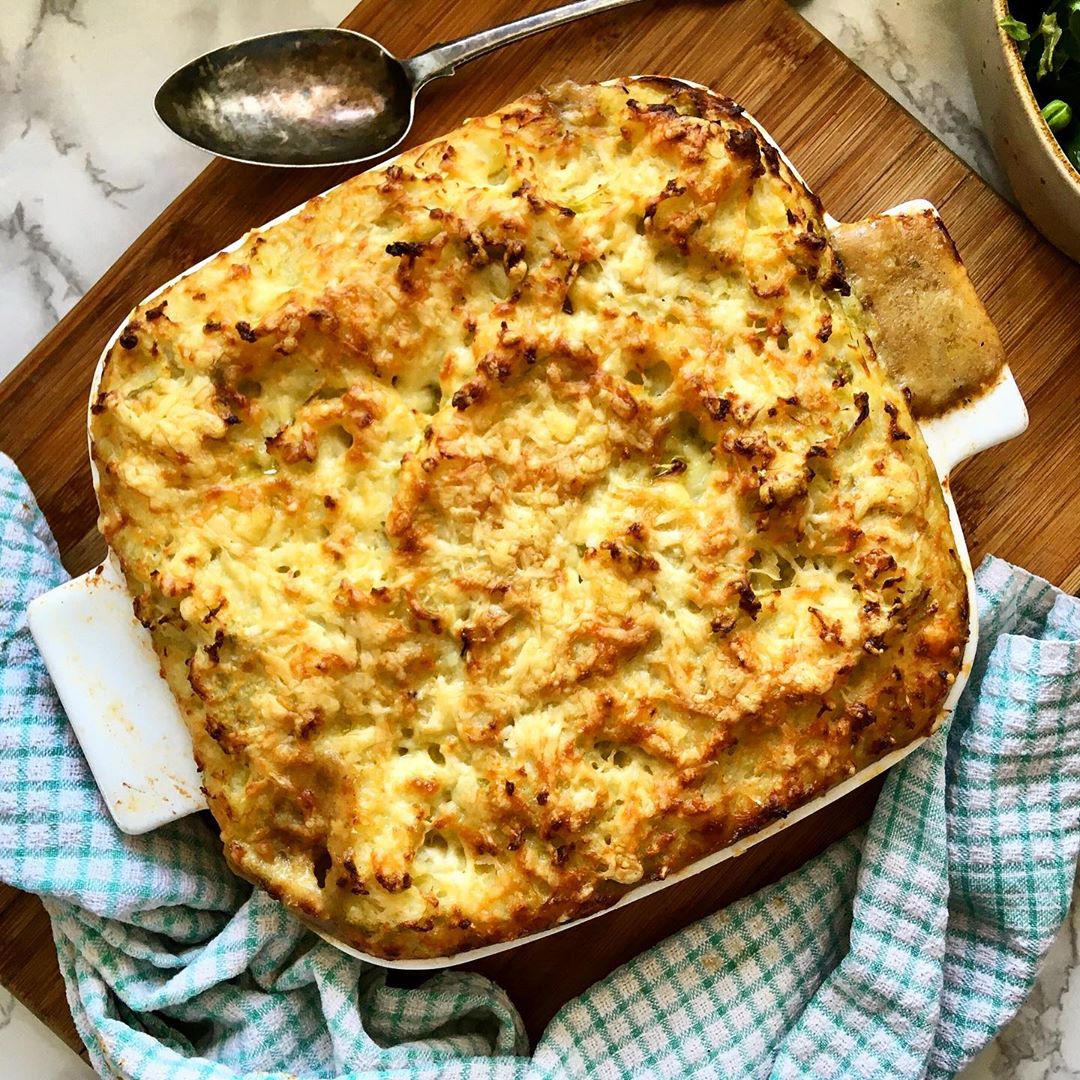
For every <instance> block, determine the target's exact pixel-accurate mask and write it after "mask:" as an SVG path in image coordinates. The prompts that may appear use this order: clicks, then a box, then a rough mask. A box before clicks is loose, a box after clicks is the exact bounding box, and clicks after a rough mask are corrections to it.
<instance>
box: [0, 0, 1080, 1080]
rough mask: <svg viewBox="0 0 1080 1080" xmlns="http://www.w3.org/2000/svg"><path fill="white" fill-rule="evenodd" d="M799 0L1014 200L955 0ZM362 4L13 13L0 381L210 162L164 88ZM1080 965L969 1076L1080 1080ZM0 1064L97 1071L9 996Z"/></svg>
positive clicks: (3, 11)
mask: <svg viewBox="0 0 1080 1080" xmlns="http://www.w3.org/2000/svg"><path fill="white" fill-rule="evenodd" d="M418 2H419V0H418ZM423 2H428V3H434V2H436V0H423ZM794 2H795V3H796V6H797V7H798V8H799V10H800V11H801V12H802V14H803V15H804V16H806V17H807V18H808V19H810V21H811V22H813V23H814V24H815V25H816V26H817V27H818V28H819V29H821V30H822V31H823V32H824V33H825V35H826V36H827V37H829V38H830V39H831V40H832V41H833V42H835V43H836V44H837V45H838V46H839V47H840V48H841V49H842V50H843V51H844V52H845V53H847V54H848V55H849V56H851V57H852V58H853V59H854V60H855V62H856V63H858V64H859V65H860V66H861V67H862V68H863V69H864V70H865V71H867V72H868V73H869V74H870V75H871V76H872V77H873V78H874V79H875V80H876V81H877V82H879V83H880V84H881V85H882V86H883V87H885V89H886V90H888V91H889V92H890V93H891V94H893V96H894V97H896V98H897V99H898V100H899V101H900V102H901V103H902V104H903V105H904V106H905V107H906V108H908V109H909V110H910V111H912V112H913V113H915V114H916V115H917V116H918V117H919V118H920V119H921V120H922V121H923V123H925V124H926V125H927V127H929V128H930V129H931V130H932V131H934V132H935V133H936V134H937V135H938V136H939V137H940V138H941V139H942V140H943V141H944V142H945V143H947V144H948V145H949V146H951V147H952V148H953V149H954V150H956V151H957V153H959V154H960V155H961V156H962V157H963V158H964V159H965V160H966V161H968V162H969V163H970V164H971V165H972V166H973V167H974V168H976V169H977V170H978V171H979V172H981V173H982V174H983V175H984V176H985V177H987V179H989V180H990V181H991V182H992V183H994V184H995V185H996V186H998V187H999V188H1000V189H1002V190H1004V184H1003V182H1002V180H1001V178H1000V174H999V173H998V171H997V169H996V167H995V165H994V162H993V160H992V158H991V156H990V152H989V149H988V146H987V143H986V140H985V138H984V136H983V134H982V132H981V130H980V126H979V120H978V114H977V112H976V110H975V105H974V100H973V97H972V92H971V86H970V83H969V81H968V78H967V74H966V72H965V69H964V65H963V51H962V49H961V48H960V45H959V30H958V28H957V25H956V12H955V8H956V6H957V4H958V0H794ZM351 6H352V0H157V3H155V4H153V5H149V4H146V3H145V2H140V0H0V325H3V326H4V328H5V335H4V346H3V349H2V350H0V377H2V376H3V375H4V374H5V373H6V372H7V371H9V370H10V369H11V368H13V367H14V366H15V365H16V364H17V363H18V361H19V360H20V359H21V358H22V356H23V355H24V354H25V353H26V352H27V351H28V350H29V349H30V348H31V347H32V346H33V345H34V344H35V343H36V342H37V341H38V339H39V338H41V336H42V335H43V334H45V333H46V332H47V331H48V330H49V328H50V327H51V326H52V325H53V324H54V323H55V322H56V321H57V319H58V318H59V317H60V316H62V315H63V314H64V312H66V311H67V310H68V309H69V308H70V307H71V306H72V304H74V303H75V301H76V300H77V299H78V298H79V297H80V296H81V295H82V293H83V292H84V291H85V290H86V288H87V287H88V286H89V285H90V284H91V283H92V282H93V281H94V280H95V279H96V278H97V277H98V276H99V275H100V274H101V273H103V272H104V270H105V269H106V268H107V267H108V266H109V265H110V264H111V263H112V262H113V260H114V259H116V257H117V256H119V255H120V254H121V253H122V252H123V251H124V249H125V248H126V247H127V245H128V244H129V243H130V242H131V241H132V240H133V239H134V238H135V237H136V236H137V235H138V234H139V233H140V232H141V231H142V229H143V228H145V226H146V225H148V224H149V223H150V222H151V221H152V220H153V219H154V217H155V216H156V215H157V214H158V213H159V212H160V211H161V210H162V209H163V208H164V207H165V205H166V204H167V203H168V202H169V201H170V200H171V199H172V198H173V197H174V196H175V195H176V194H177V193H178V192H179V191H181V190H182V189H183V187H184V186H185V185H186V184H187V183H188V182H189V181H190V180H191V178H192V177H193V176H194V175H195V174H196V173H197V172H198V171H199V169H200V168H201V167H202V166H203V164H204V163H205V160H206V159H205V158H204V157H203V156H202V155H201V154H200V153H199V152H198V151H195V150H193V149H191V148H190V147H187V146H185V145H183V144H181V143H180V142H178V141H177V140H175V139H174V138H173V137H172V136H171V135H170V134H169V133H168V132H167V131H166V130H165V129H164V128H163V127H162V126H161V125H160V124H159V123H158V122H157V120H156V119H155V117H154V115H153V113H152V110H151V100H152V98H153V92H154V90H155V89H156V87H157V85H158V83H159V82H160V81H161V79H162V78H163V77H164V76H165V75H166V74H168V72H169V71H171V70H172V69H173V68H174V67H176V66H177V65H178V64H180V63H182V62H184V61H185V60H187V59H189V58H190V57H191V56H193V55H195V54H197V53H200V52H203V51H205V50H206V49H208V48H211V47H213V46H214V45H215V44H220V43H222V42H225V41H229V40H232V39H234V38H237V37H241V36H244V35H246V34H251V33H258V32H264V31H267V30H271V29H277V28H282V27H285V26H302V25H320V24H331V23H335V22H337V21H338V20H339V19H340V18H341V17H342V16H343V15H344V14H345V12H346V11H347V10H348V9H349V8H350V7H351ZM720 11H722V9H720ZM718 17H722V16H718ZM487 62H496V61H494V60H489V61H487ZM0 932H2V928H0ZM1078 952H1080V916H1078V912H1077V905H1076V904H1075V903H1074V907H1073V911H1072V913H1071V916H1070V919H1069V921H1068V923H1067V924H1066V926H1065V927H1064V928H1063V930H1062V933H1061V934H1060V935H1059V938H1058V941H1057V943H1056V944H1055V946H1054V948H1053V949H1052V951H1051V954H1050V956H1049V958H1048V960H1047V963H1046V966H1045V970H1044V971H1043V974H1042V977H1041V979H1040V981H1039V984H1038V986H1037V987H1036V989H1035V992H1034V993H1033V994H1032V996H1031V998H1030V1000H1029V1001H1028V1003H1027V1004H1026V1005H1025V1006H1024V1008H1023V1009H1022V1010H1021V1012H1020V1014H1019V1016H1018V1017H1017V1018H1016V1019H1015V1020H1014V1021H1013V1022H1012V1023H1011V1024H1010V1025H1009V1026H1008V1027H1007V1028H1006V1029H1005V1031H1004V1032H1002V1034H1001V1036H1000V1037H999V1038H998V1039H997V1040H996V1041H995V1042H994V1043H992V1044H991V1045H990V1046H989V1047H988V1048H987V1050H986V1051H985V1052H984V1053H983V1054H982V1055H980V1057H979V1058H978V1059H977V1061H976V1062H975V1063H973V1065H972V1066H970V1067H969V1068H968V1069H967V1070H965V1073H964V1077H965V1080H988V1078H995V1080H999V1078H1013V1077H1015V1078H1017V1080H1080V959H1078ZM0 1061H2V1062H3V1065H2V1066H0V1073H3V1075H5V1076H8V1075H10V1076H13V1077H28V1078H31V1077H32V1078H35V1080H37V1078H41V1080H76V1078H81V1077H83V1076H86V1075H88V1070H87V1069H86V1066H85V1065H83V1063H82V1062H81V1061H80V1060H79V1059H78V1058H77V1057H76V1056H75V1055H74V1054H72V1053H71V1052H70V1051H69V1050H67V1048H66V1047H64V1046H63V1045H62V1044H61V1043H60V1042H59V1040H57V1039H56V1038H55V1037H54V1036H52V1035H51V1033H49V1032H48V1031H47V1030H46V1029H45V1028H44V1027H43V1026H42V1025H41V1024H39V1023H38V1022H37V1021H36V1020H34V1018H33V1017H31V1016H30V1015H29V1014H28V1013H27V1012H26V1010H25V1009H23V1008H22V1007H21V1006H19V1005H17V1004H16V1003H14V1001H13V1000H12V998H11V996H10V995H9V994H8V993H7V992H6V991H3V990H0Z"/></svg>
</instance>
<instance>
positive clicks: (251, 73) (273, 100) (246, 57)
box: [154, 29, 416, 166]
mask: <svg viewBox="0 0 1080 1080" xmlns="http://www.w3.org/2000/svg"><path fill="white" fill-rule="evenodd" d="M415 96H416V92H415V89H414V86H413V82H412V79H411V78H410V77H409V74H408V73H407V72H406V70H405V68H404V66H403V65H402V63H401V61H400V60H398V59H397V58H396V57H395V56H393V55H391V54H390V53H389V52H387V51H386V49H384V48H383V47H382V46H381V45H380V44H379V43H378V42H377V41H373V40H372V39H371V38H369V37H365V36H364V35H363V34H358V33H356V32H354V31H352V30H336V29H326V30H285V31H282V32H281V33H276V34H266V35H264V36H262V37H256V38H249V39H248V40H247V41H244V42H241V43H240V44H239V45H226V46H224V47H223V48H220V49H215V50H214V51H213V52H210V53H207V54H206V55H205V56H201V57H199V58H198V59H197V60H195V61H193V62H192V63H190V64H187V65H185V66H184V67H182V68H180V70H179V71H177V72H175V73H174V74H173V75H171V76H170V77H169V78H168V79H167V80H166V81H165V83H164V84H163V85H162V86H161V89H160V90H158V92H157V96H156V97H155V98H154V108H155V109H156V110H157V112H158V115H159V116H160V117H161V119H162V120H164V121H165V123H166V124H167V125H168V126H169V127H170V128H171V129H172V130H173V131H174V132H176V133H177V134H178V135H180V136H181V137H182V138H184V139H186V140H187V141H188V142H191V143H194V144H195V145H196V146H199V147H202V148H203V149H204V150H209V151H210V152H211V153H213V154H217V155H218V156H220V157H227V158H234V159H237V160H241V161H257V162H259V163H261V164H264V165H301V166H303V165H307V166H313V165H335V164H343V163H346V162H358V161H366V160H368V159H370V158H372V157H375V156H377V155H379V154H382V153H384V152H386V151H387V150H392V149H393V148H394V147H395V146H397V145H398V143H400V142H401V140H402V139H404V138H405V136H406V134H408V131H409V128H410V127H411V125H412V118H413V102H414V99H415Z"/></svg>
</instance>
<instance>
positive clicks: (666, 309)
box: [92, 79, 967, 957]
mask: <svg viewBox="0 0 1080 1080" xmlns="http://www.w3.org/2000/svg"><path fill="white" fill-rule="evenodd" d="M92 412H93V414H94V415H93V417H92V439H93V456H94V460H95V462H96V464H97V467H98V470H99V494H100V504H101V519H100V523H101V528H102V531H103V533H104V535H105V537H106V538H107V540H108V542H109V544H110V546H111V547H112V549H113V550H114V551H115V552H116V554H117V555H118V557H119V559H120V561H121V563H122V565H123V569H124V571H125V574H126V577H127V581H128V584H129V587H130V589H131V591H132V593H133V595H134V596H135V606H136V612H137V614H138V616H139V618H140V619H141V620H142V622H143V623H144V624H145V625H146V626H147V627H149V629H150V632H151V634H152V636H153V641H154V647H155V649H156V651H157V654H158V656H159V658H160V661H161V668H162V673H163V675H164V677H165V678H166V679H167V680H168V682H169V685H170V686H171V688H172V691H173V693H174V694H175V696H176V699H177V701H178V702H179V704H180V707H181V710H182V712H183V715H184V717H185V718H186V721H187V723H188V725H189V726H190V729H191V733H192V736H193V738H194V743H195V749H196V754H197V758H198V762H199V765H200V767H201V768H202V770H203V776H204V783H205V788H206V793H207V798H208V800H209V804H210V808H211V809H212V811H213V814H214V817H215V818H216V819H217V822H218V824H219V825H220V828H221V835H222V840H223V843H224V847H225V852H226V855H227V856H228V859H229V861H230V863H231V864H232V866H233V867H235V869H236V870H237V871H238V872H239V873H241V874H243V875H244V876H245V877H247V878H250V879H251V880H252V881H254V882H257V883H259V884H260V885H262V886H263V887H264V888H266V889H267V890H269V892H271V893H272V894H273V895H274V896H277V897H279V898H280V899H281V900H282V901H284V902H285V903H286V904H287V905H289V906H290V907H291V908H292V909H293V910H294V911H296V912H297V913H298V914H300V915H301V916H302V917H304V918H305V919H307V920H308V921H309V922H311V923H313V924H316V925H318V926H319V927H320V928H322V929H324V930H326V931H328V932H330V933H332V934H333V935H335V936H336V937H338V938H339V939H341V940H343V941H345V942H348V943H349V944H351V945H353V946H355V947H357V948H359V949H362V950H364V951H366V952H369V953H373V954H376V955H379V956H382V957H428V956H432V957H434V956H443V955H448V954H452V953H455V952H458V951H461V950H464V949H468V948H471V947H475V946H480V945H485V944H489V943H493V942H502V941H506V940H509V939H513V938H515V937H518V936H520V935H523V934H526V933H530V932H533V931H537V930H542V929H546V928H549V927H552V926H555V925H557V924H558V923H560V922H563V921H565V920H567V919H571V918H574V917H576V916H580V915H583V914H587V913H589V912H592V911H595V910H597V909H599V908H601V907H604V906H606V905H609V904H611V903H613V902H614V901H615V900H617V899H618V898H619V897H620V896H621V895H623V894H624V893H625V892H626V891H627V890H629V889H632V888H633V887H634V886H636V885H638V884H640V883H642V882H646V881H649V880H654V879H662V878H664V877H666V876H667V875H669V874H671V873H673V872H674V871H676V870H678V869H680V868H681V867H684V866H686V865H687V864H689V863H690V862H692V861H694V860H696V859H698V858H700V857H701V856H703V855H706V854H709V853H711V852H714V851H716V850H718V849H720V848H723V847H725V846H726V845H728V844H730V843H731V842H732V841H733V840H735V839H736V838H738V837H741V836H745V835H748V834H750V833H753V832H755V831H757V830H759V829H760V828H762V827H763V826H764V825H766V824H768V823H769V822H771V821H774V820H775V819H777V818H781V817H784V816H785V815H786V814H787V813H788V812H790V811H791V810H793V809H795V808H796V807H798V806H799V805H800V804H802V803H804V802H806V801H807V800H809V799H811V798H813V797H814V796H816V795H818V794H820V793H821V792H823V791H825V790H826V789H828V788H830V787H831V786H833V785H835V784H836V783H838V782H839V781H842V780H844V779H846V778H847V777H849V776H851V775H852V774H854V773H855V772H856V771H857V770H859V769H861V768H863V767H864V766H866V765H868V764H870V763H872V762H874V761H875V760H877V759H878V758H880V757H882V756H883V755H884V754H886V753H888V752H889V751H891V750H893V749H895V748H897V747H901V746H905V745H907V744H908V743H910V742H911V741H912V740H914V739H916V738H917V737H919V736H921V735H924V734H926V733H927V732H928V731H929V730H930V729H931V727H932V725H933V723H934V721H935V720H936V719H937V717H938V715H939V712H940V709H941V705H942V702H943V700H944V698H945V696H946V694H947V692H948V690H949V687H950V685H951V684H952V682H953V681H954V679H955V676H956V673H957V672H958V670H959V667H960V663H961V653H962V650H963V646H964V643H965V638H966V634H967V611H966V584H965V577H964V574H963V571H962V569H961V564H960V562H959V560H958V558H957V555H956V552H955V551H954V548H953V537H952V531H951V529H950V525H949V520H948V513H947V510H946V506H945V503H944V501H943V497H942V494H941V489H940V486H939V483H938V480H937V477H936V474H935V471H934V467H933V465H932V463H931V461H930V459H929V458H928V456H927V452H926V448H925V446H924V444H923V441H922V438H921V437H920V434H919V430H918V428H917V427H916V425H915V423H914V422H913V420H912V418H911V415H910V413H909V410H908V406H907V404H906V402H905V400H904V397H903V395H902V394H901V393H900V392H899V391H898V390H897V389H896V388H895V387H894V386H893V384H892V383H891V382H890V381H889V379H888V376H887V374H886V373H885V371H884V368H883V367H882V366H881V365H880V364H879V363H878V362H877V360H876V358H875V355H874V351H873V348H872V346H871V344H870V342H869V340H868V339H867V337H866V335H865V333H864V330H863V322H862V311H861V308H860V306H859V304H858V301H857V299H856V298H855V297H854V296H852V295H851V290H850V288H849V286H848V284H847V282H846V281H845V277H844V273H843V267H842V264H841V263H840V261H839V258H838V257H837V255H836V254H835V253H834V251H833V249H832V247H831V245H830V243H829V241H828V238H827V233H826V229H825V226H824V224H823V220H822V211H821V207H820V204H819V203H818V202H817V200H816V199H815V198H814V197H813V196H812V195H810V194H809V193H808V192H807V191H806V189H805V188H804V187H803V186H802V184H801V183H800V182H799V181H798V180H797V179H796V178H795V177H794V176H793V174H792V173H791V171H790V170H789V169H788V168H787V166H786V165H785V164H784V162H783V161H782V160H781V159H780V158H779V157H778V155H777V153H776V152H775V151H774V150H773V148H772V147H771V146H770V145H769V144H768V143H767V142H766V141H765V140H764V139H763V138H762V137H761V135H760V134H759V133H758V131H757V130H756V129H755V128H754V126H753V125H752V124H751V123H750V122H749V121H748V120H747V119H746V118H745V117H744V116H743V114H742V112H741V110H740V109H739V108H738V106H736V105H734V104H733V103H731V102H729V101H727V100H725V99H722V98H719V97H716V96H713V95H710V94H708V93H706V92H705V91H702V90H697V89H693V88H689V87H686V86H683V85H681V84H678V83H675V82H671V81H668V80H663V79H641V80H625V81H621V82H618V83H616V84H614V85H604V86H595V85H594V86H575V85H570V84H567V85H563V86H558V87H555V88H553V89H551V90H548V91H545V92H541V93H537V94H533V95H530V96H528V97H525V98H522V99H521V100H519V101H516V102H514V103H513V104H510V105H508V106H506V107H505V108H503V109H501V110H499V111H498V112H496V113H494V114H492V115H490V116H485V117H481V118H479V119H473V120H469V121H468V122H467V123H465V124H464V125H463V126H462V127H461V128H460V129H458V130H457V131H454V132H452V133H450V134H449V135H447V136H446V137H445V138H442V139H439V140H437V141H435V142H432V143H429V144H428V145H426V146H422V147H419V148H418V149H415V150H411V151H408V152H407V153H405V154H404V155H403V156H402V157H401V158H400V159H398V161H397V162H396V163H395V164H392V165H390V166H388V167H384V168H382V169H379V170H375V171H372V172H369V173H366V174H363V175H360V176H357V177H355V178H354V179H352V180H350V181H348V182H347V183H345V184H342V185H341V186H340V187H338V188H336V189H334V190H333V191H331V192H329V193H327V194H326V195H324V196H322V197H320V198H317V199H315V200H313V201H311V202H309V203H308V204H306V205H305V206H304V207H303V208H302V209H301V210H300V211H299V212H298V213H296V214H294V215H293V216H292V217H290V218H288V219H287V220H285V221H283V222H280V223H279V224H276V225H273V226H272V227H269V228H266V229H263V230H259V231H256V232H254V233H252V234H251V235H249V236H248V237H247V238H246V239H245V240H244V242H243V243H242V245H241V246H240V247H238V248H237V249H236V250H233V251H230V252H226V253H223V254H221V255H218V256H217V257H215V258H214V259H213V260H212V261H210V262H209V263H208V264H206V265H204V266H203V267H201V268H200V269H198V270H196V271H194V272H192V273H190V274H188V275H187V276H186V277H184V278H183V279H181V280H180V281H178V282H177V283H175V284H173V285H171V286H170V287H169V288H167V289H165V290H164V291H163V292H161V293H159V294H158V295H157V296H155V297H154V298H153V299H152V300H150V301H147V302H146V303H145V304H143V305H141V306H140V307H139V308H138V309H137V310H136V311H135V313H134V314H133V316H132V318H131V320H130V323H129V324H128V325H127V326H126V327H125V329H124V331H123V333H122V334H121V336H120V337H119V339H118V341H117V342H116V344H115V346H114V347H113V348H112V349H111V351H110V353H109V355H108V358H107V364H106V367H105V370H104V375H103V378H102V380H101V383H100V392H99V394H98V395H97V398H96V400H95V402H94V404H93V406H92Z"/></svg>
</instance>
